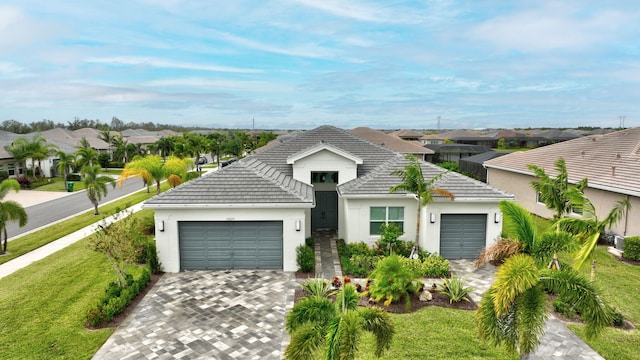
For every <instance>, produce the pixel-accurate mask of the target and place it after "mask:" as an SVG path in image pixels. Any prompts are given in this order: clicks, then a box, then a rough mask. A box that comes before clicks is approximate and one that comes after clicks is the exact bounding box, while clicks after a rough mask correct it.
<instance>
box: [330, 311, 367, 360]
mask: <svg viewBox="0 0 640 360" xmlns="http://www.w3.org/2000/svg"><path fill="white" fill-rule="evenodd" d="M359 325H360V318H359V316H358V313H357V312H355V311H347V312H346V313H343V314H341V315H340V316H339V317H338V318H336V319H334V320H332V321H331V322H330V323H329V327H328V332H327V336H326V359H327V360H338V359H355V357H356V353H357V352H358V343H359V340H360V331H359Z"/></svg>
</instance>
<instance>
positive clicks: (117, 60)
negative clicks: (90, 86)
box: [85, 56, 262, 73]
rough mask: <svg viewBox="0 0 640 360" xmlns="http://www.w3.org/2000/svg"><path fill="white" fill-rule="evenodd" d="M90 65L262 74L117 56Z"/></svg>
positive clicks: (215, 66) (252, 71)
mask: <svg viewBox="0 0 640 360" xmlns="http://www.w3.org/2000/svg"><path fill="white" fill-rule="evenodd" d="M85 61H86V62H88V63H101V64H112V65H145V66H151V67H157V68H171V69H184V70H204V71H214V72H227V73H260V72H262V70H259V69H251V68H237V67H228V66H217V65H203V64H194V63H187V62H176V61H168V60H162V59H156V58H151V57H136V56H115V57H103V58H88V59H86V60H85Z"/></svg>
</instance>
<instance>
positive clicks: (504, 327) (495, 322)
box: [475, 287, 518, 353]
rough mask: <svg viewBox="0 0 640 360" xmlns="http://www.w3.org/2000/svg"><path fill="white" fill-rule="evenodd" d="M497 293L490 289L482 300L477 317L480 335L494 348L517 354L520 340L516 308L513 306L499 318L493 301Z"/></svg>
mask: <svg viewBox="0 0 640 360" xmlns="http://www.w3.org/2000/svg"><path fill="white" fill-rule="evenodd" d="M495 291H496V289H495V288H493V287H492V288H489V290H487V291H486V292H485V293H484V294H483V295H482V300H480V305H479V307H478V310H477V311H476V316H475V322H476V326H477V328H478V335H479V336H480V339H482V340H483V341H487V342H489V343H491V344H492V345H493V346H504V347H505V348H506V349H507V351H509V352H510V353H515V352H516V350H517V345H516V344H517V339H518V332H517V323H516V320H517V318H516V316H515V309H516V307H515V306H512V307H510V308H509V310H508V311H507V313H505V314H504V315H503V316H498V314H497V313H496V311H495V310H496V308H495V305H494V300H493V299H494V298H495Z"/></svg>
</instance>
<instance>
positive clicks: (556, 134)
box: [535, 129, 580, 146]
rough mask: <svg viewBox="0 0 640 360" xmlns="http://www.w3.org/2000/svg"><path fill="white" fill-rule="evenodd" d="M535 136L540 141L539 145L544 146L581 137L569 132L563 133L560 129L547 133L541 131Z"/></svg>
mask: <svg viewBox="0 0 640 360" xmlns="http://www.w3.org/2000/svg"><path fill="white" fill-rule="evenodd" d="M535 136H536V137H537V138H538V139H539V141H538V145H539V146H544V145H549V144H555V143H559V142H563V141H567V140H573V139H577V138H579V137H580V135H576V134H575V133H572V132H569V131H562V130H559V129H551V130H546V131H541V132H538V133H536V134H535Z"/></svg>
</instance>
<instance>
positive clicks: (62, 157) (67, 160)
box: [56, 150, 76, 189]
mask: <svg viewBox="0 0 640 360" xmlns="http://www.w3.org/2000/svg"><path fill="white" fill-rule="evenodd" d="M56 155H57V156H58V172H59V173H60V174H62V179H63V181H64V188H65V189H66V188H67V175H68V174H69V168H73V166H75V164H76V155H75V154H67V153H65V152H64V151H62V150H58V151H57V152H56Z"/></svg>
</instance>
